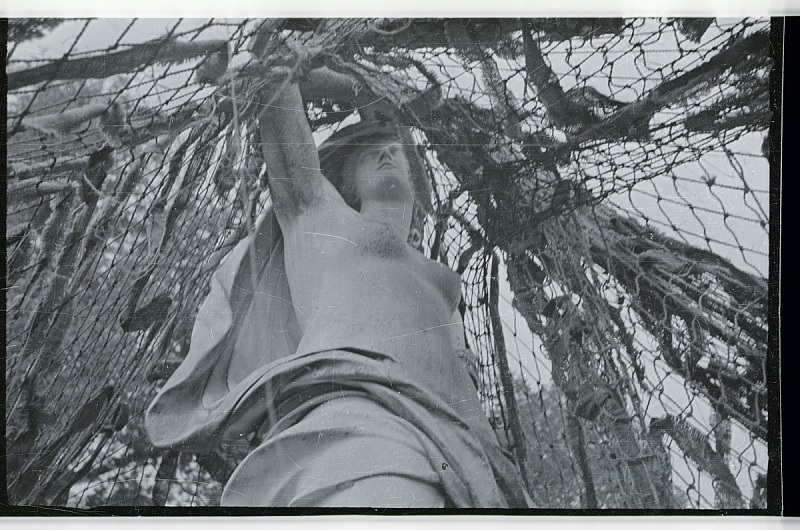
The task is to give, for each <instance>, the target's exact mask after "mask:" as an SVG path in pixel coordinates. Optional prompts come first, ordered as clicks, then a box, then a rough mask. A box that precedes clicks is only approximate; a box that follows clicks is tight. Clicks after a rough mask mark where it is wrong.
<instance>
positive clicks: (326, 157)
mask: <svg viewBox="0 0 800 530" xmlns="http://www.w3.org/2000/svg"><path fill="white" fill-rule="evenodd" d="M386 139H390V140H393V141H399V142H401V143H402V145H403V146H404V149H403V151H404V153H405V156H406V160H407V161H408V168H409V178H410V180H411V187H412V192H413V194H414V211H413V213H412V217H411V230H410V231H409V240H408V242H409V243H410V244H412V245H413V246H414V247H416V248H417V249H420V248H421V246H422V231H423V227H424V225H425V217H426V216H427V215H428V214H430V213H431V212H432V210H433V208H432V205H431V196H432V194H433V190H432V187H431V183H430V179H429V177H428V172H427V170H426V167H425V160H424V159H423V157H422V155H421V154H420V152H419V150H418V148H417V146H416V144H415V142H414V140H413V136H412V134H411V132H410V130H409V129H408V128H404V127H399V126H397V125H395V124H392V123H378V122H375V123H372V122H366V123H364V122H360V123H357V124H355V125H350V126H348V127H345V128H343V129H342V130H340V131H337V132H336V133H334V134H333V135H331V137H330V138H328V139H327V140H326V141H325V142H323V143H322V145H320V147H319V154H320V168H321V169H322V173H323V174H324V175H325V177H326V178H327V179H328V180H329V181H330V182H331V183H332V184H333V185H334V187H335V188H336V189H337V190H338V191H339V193H340V194H341V195H342V198H343V199H344V200H345V202H346V203H347V204H348V205H349V206H350V207H351V208H353V209H355V210H358V209H360V203H359V200H358V196H357V195H356V194H355V191H354V190H351V189H349V188H348V187H347V186H346V185H345V179H344V174H345V173H346V172H347V171H350V167H349V166H350V165H351V163H352V161H353V160H354V158H355V157H357V156H358V155H360V154H361V152H362V151H363V150H364V149H367V148H368V147H369V146H371V145H374V144H375V143H376V142H378V141H380V140H386Z"/></svg>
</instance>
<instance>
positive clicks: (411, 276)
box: [283, 186, 480, 415]
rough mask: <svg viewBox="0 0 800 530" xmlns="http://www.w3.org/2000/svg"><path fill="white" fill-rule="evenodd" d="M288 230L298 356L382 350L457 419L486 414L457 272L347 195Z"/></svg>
mask: <svg viewBox="0 0 800 530" xmlns="http://www.w3.org/2000/svg"><path fill="white" fill-rule="evenodd" d="M329 189H330V193H331V194H336V193H337V192H336V190H335V189H334V188H333V187H332V186H331V187H330V188H329ZM337 199H338V200H337ZM283 230H284V245H285V246H284V252H285V260H286V271H287V278H288V281H289V286H290V289H291V293H292V300H293V303H294V304H295V311H296V314H297V318H298V322H299V323H300V329H301V333H302V339H301V340H300V343H299V345H298V348H297V353H300V354H302V353H311V352H317V351H323V350H331V349H340V348H356V349H362V350H369V351H375V352H380V353H383V354H385V355H388V356H390V357H392V358H393V359H394V360H396V361H397V362H399V363H400V364H402V365H403V366H404V368H405V369H406V370H408V371H409V372H410V374H411V375H412V376H413V377H414V378H415V380H416V381H418V382H420V383H422V384H424V385H425V386H427V387H428V388H430V389H432V390H434V391H436V392H437V393H439V394H440V395H441V396H442V397H443V398H444V399H445V400H446V401H447V402H449V403H451V404H453V405H454V406H455V408H456V409H457V410H458V411H460V412H462V413H469V415H472V414H474V413H475V412H476V409H477V411H478V412H479V409H480V407H479V404H478V400H477V396H476V393H475V390H474V387H473V386H472V384H471V382H470V380H469V376H468V374H467V372H466V370H465V369H464V367H463V366H462V365H461V361H460V360H459V358H458V355H457V353H456V348H459V347H463V329H462V323H461V320H460V318H458V319H454V317H453V315H454V312H455V311H456V308H457V305H458V301H459V298H460V293H461V289H460V285H461V284H460V278H459V276H458V275H457V274H456V273H455V272H454V271H452V270H451V269H449V268H447V267H445V266H443V265H442V264H440V263H437V262H435V261H433V260H429V259H427V258H426V257H424V256H423V255H422V254H420V253H419V252H417V251H416V250H415V249H414V248H412V247H411V246H410V245H408V244H407V243H406V242H405V241H402V240H401V239H400V238H399V237H398V236H397V235H396V233H395V232H394V231H392V230H391V228H390V227H389V226H388V224H387V223H386V222H384V221H381V220H376V219H370V218H367V217H364V216H362V215H360V214H359V213H357V212H355V211H354V210H352V209H351V208H349V207H348V206H347V205H345V204H344V203H343V202H342V201H341V199H340V198H339V197H338V196H333V195H331V200H330V201H326V206H325V207H317V208H314V209H312V210H309V211H306V212H304V213H303V214H302V215H300V216H297V217H296V218H294V219H293V220H292V222H291V223H284V226H283Z"/></svg>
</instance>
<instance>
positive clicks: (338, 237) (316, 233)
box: [303, 232, 358, 246]
mask: <svg viewBox="0 0 800 530" xmlns="http://www.w3.org/2000/svg"><path fill="white" fill-rule="evenodd" d="M303 233H304V234H309V235H312V236H326V237H335V238H336V239H343V240H345V241H347V242H348V243H352V244H353V245H355V246H358V243H356V242H355V241H350V240H349V239H347V238H346V237H342V236H335V235H333V234H320V233H319V232H303Z"/></svg>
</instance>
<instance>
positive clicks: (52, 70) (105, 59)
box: [8, 38, 228, 92]
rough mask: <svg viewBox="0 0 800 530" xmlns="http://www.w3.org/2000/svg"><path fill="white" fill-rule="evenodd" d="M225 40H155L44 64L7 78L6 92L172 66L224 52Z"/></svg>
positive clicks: (10, 74)
mask: <svg viewBox="0 0 800 530" xmlns="http://www.w3.org/2000/svg"><path fill="white" fill-rule="evenodd" d="M227 45H228V41H227V40H209V41H202V42H178V41H175V40H172V39H166V38H159V39H155V40H152V41H149V42H145V43H143V44H137V45H136V46H133V47H131V48H130V49H127V50H124V51H121V52H112V53H106V54H103V55H95V56H92V57H83V58H80V59H70V60H63V61H55V62H52V63H47V64H45V65H43V66H37V67H35V68H29V69H27V70H21V71H18V72H11V73H9V74H8V91H9V92H11V91H14V90H18V89H20V88H23V87H26V86H29V85H35V84H36V83H41V82H43V81H54V80H56V79H100V78H103V77H110V76H112V75H117V74H125V73H129V72H133V71H135V70H138V69H140V68H143V67H145V66H150V65H152V64H154V63H176V62H182V61H186V60H189V59H192V58H194V57H197V56H205V55H209V54H211V53H214V52H217V51H219V50H221V49H225V47H226V46H227Z"/></svg>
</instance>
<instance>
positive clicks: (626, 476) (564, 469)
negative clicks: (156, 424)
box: [6, 19, 772, 509]
mask: <svg viewBox="0 0 800 530" xmlns="http://www.w3.org/2000/svg"><path fill="white" fill-rule="evenodd" d="M8 24H9V26H8V29H9V32H8V35H9V43H8V44H9V45H8V55H7V71H8V86H9V91H8V95H7V104H8V121H7V130H8V143H7V160H8V162H7V164H8V167H7V169H8V185H7V193H8V209H7V214H6V223H7V227H8V228H7V234H6V235H7V247H6V250H7V261H6V265H7V275H8V283H7V284H8V291H7V300H8V318H7V324H6V326H7V327H6V337H7V338H6V351H7V358H6V381H7V385H6V403H7V406H6V418H7V426H8V438H7V446H8V466H7V469H8V477H7V478H8V484H9V492H10V497H11V500H12V503H13V504H45V505H62V506H63V505H68V506H74V507H94V506H113V505H165V504H166V505H182V506H208V505H212V506H213V505H215V504H218V503H219V497H220V493H221V490H222V486H223V485H224V483H225V481H226V479H227V477H228V476H229V475H230V473H231V472H232V470H233V469H234V467H235V466H236V464H237V462H238V461H239V460H240V459H241V458H242V457H243V456H244V455H245V454H246V453H247V450H248V447H247V443H246V441H245V442H243V444H242V445H230V446H228V445H226V446H224V447H221V448H217V449H215V450H214V451H212V452H211V453H209V454H190V453H186V452H177V451H174V450H162V449H156V448H153V447H152V446H151V445H150V443H149V441H148V439H147V436H146V433H145V431H144V429H143V426H142V422H143V412H144V410H145V409H146V407H147V405H148V404H149V402H150V401H151V400H152V398H153V396H154V394H155V392H156V390H157V389H158V388H159V387H160V385H162V384H163V382H164V381H165V380H166V378H168V377H169V375H170V374H171V373H172V371H173V370H174V369H175V367H176V366H177V365H178V364H179V363H180V360H181V359H182V358H183V357H184V356H185V355H186V352H187V351H188V347H189V342H190V335H191V330H192V325H193V321H194V316H195V315H196V312H197V309H198V307H199V304H200V303H201V302H202V300H203V298H204V297H205V295H206V294H207V292H208V287H207V286H208V284H209V279H210V274H211V273H212V272H213V271H214V270H215V269H216V267H217V265H218V264H219V263H220V261H221V260H222V258H223V257H224V256H225V254H226V253H227V252H228V251H229V250H231V249H232V247H233V245H234V244H235V243H236V242H238V241H239V240H241V239H242V238H243V237H245V236H247V234H248V233H249V232H250V231H252V229H253V223H254V221H255V219H256V218H257V216H258V215H259V214H260V213H261V212H262V211H263V208H265V206H266V205H267V204H268V202H269V191H268V188H267V178H268V177H267V175H266V174H265V171H264V169H263V167H262V165H263V164H262V161H261V159H260V158H259V157H260V154H259V152H258V149H256V147H255V146H256V144H257V143H258V138H257V132H256V131H257V128H256V127H255V125H256V121H257V116H258V112H259V107H258V105H257V104H256V101H257V99H258V98H257V96H256V95H257V94H258V92H259V91H260V90H262V89H263V88H264V87H265V86H272V87H274V86H279V85H280V83H281V82H283V81H285V79H286V74H285V71H286V70H287V69H288V70H289V71H291V72H298V71H299V72H300V73H301V81H300V82H301V88H302V90H303V94H304V98H305V100H306V101H307V117H308V119H309V121H310V123H311V124H312V128H313V129H314V131H315V136H316V137H317V138H318V139H321V138H323V137H324V136H325V135H326V134H329V133H330V132H331V131H332V130H335V129H336V128H338V127H340V126H341V125H342V123H345V124H346V123H350V122H352V121H353V120H354V119H355V117H356V116H357V113H356V112H355V108H356V107H358V106H361V107H363V106H365V105H368V104H369V102H372V101H376V100H382V99H385V100H387V101H388V102H389V103H390V104H392V106H393V107H395V108H397V109H398V112H400V114H401V115H402V116H403V119H404V121H406V123H407V124H409V125H413V126H414V127H415V131H416V132H415V134H416V136H417V139H418V141H419V143H420V146H421V147H422V151H423V152H424V155H425V156H424V158H425V164H426V170H427V173H428V176H429V178H430V179H431V183H432V185H433V189H434V196H435V197H434V212H433V213H432V214H431V215H429V216H428V217H427V218H426V219H425V225H424V241H423V251H424V252H425V253H426V255H428V256H429V257H431V258H432V259H436V260H439V261H441V262H443V263H445V264H447V265H448V266H450V267H452V268H453V269H455V270H457V271H458V272H459V273H461V275H462V279H463V289H462V294H463V299H462V305H461V309H462V312H463V317H464V322H465V329H466V332H467V343H468V344H467V346H468V347H469V348H470V349H472V350H473V351H474V352H476V353H477V354H478V355H479V357H480V363H481V366H480V368H481V371H480V375H481V377H480V396H481V398H482V402H483V404H484V407H485V411H486V414H487V416H488V417H489V419H490V422H491V424H492V426H493V427H494V428H495V429H496V431H497V432H498V434H499V436H500V439H501V441H502V442H504V443H505V444H507V446H508V448H509V449H510V450H511V451H512V453H513V454H514V456H515V458H516V462H517V464H518V466H519V467H520V469H521V470H522V472H523V476H524V479H525V482H526V485H527V487H528V490H529V493H530V495H531V497H532V498H533V500H534V502H535V504H536V506H537V507H547V508H701V509H707V508H765V507H766V505H765V503H766V500H765V488H766V473H767V463H768V459H767V443H766V440H767V419H768V417H767V403H766V397H767V378H766V373H767V371H766V358H767V282H766V277H767V257H768V256H767V254H768V248H767V240H768V222H769V219H768V214H767V211H768V208H769V205H768V194H769V189H768V182H769V180H768V175H769V166H768V162H767V155H768V153H769V144H768V141H767V133H768V129H769V123H770V101H769V92H768V80H769V75H770V71H771V68H772V62H771V60H770V58H769V50H768V43H769V34H768V30H769V21H767V20H761V19H735V20H734V19H529V20H514V19H498V20H489V19H411V20H394V19H373V20H361V19H343V20H338V19H283V20H277V19H276V20H266V21H265V20H217V19H212V20H202V21H199V20H152V19H151V20H122V19H114V20H96V19H73V20H60V19H59V20H54V19H19V20H11V21H9V23H8ZM253 51H255V52H257V53H251V52H253ZM255 57H259V59H255ZM320 72H324V73H325V75H321V74H320ZM282 76H283V77H282ZM354 105H355V106H354Z"/></svg>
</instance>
